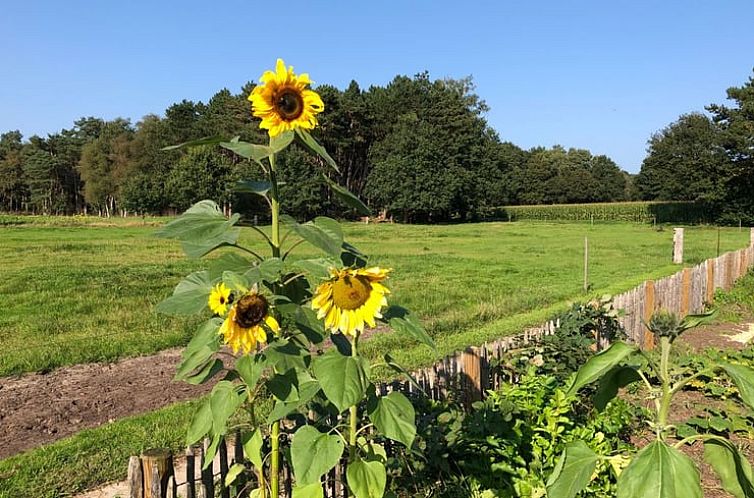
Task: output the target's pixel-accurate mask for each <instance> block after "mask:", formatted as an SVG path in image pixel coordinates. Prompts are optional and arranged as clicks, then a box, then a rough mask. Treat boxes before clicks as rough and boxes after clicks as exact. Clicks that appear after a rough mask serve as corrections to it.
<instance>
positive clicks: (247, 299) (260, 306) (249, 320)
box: [236, 294, 270, 329]
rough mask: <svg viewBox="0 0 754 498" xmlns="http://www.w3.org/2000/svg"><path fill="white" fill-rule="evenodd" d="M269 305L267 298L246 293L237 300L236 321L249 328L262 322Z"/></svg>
mask: <svg viewBox="0 0 754 498" xmlns="http://www.w3.org/2000/svg"><path fill="white" fill-rule="evenodd" d="M269 308H270V305H269V303H267V299H265V297H264V296H260V295H259V294H248V295H246V296H244V297H242V298H241V299H239V300H238V304H236V323H238V325H240V326H241V327H243V328H245V329H249V328H251V327H254V326H256V325H259V324H260V323H262V320H264V317H266V316H267V311H268V310H269Z"/></svg>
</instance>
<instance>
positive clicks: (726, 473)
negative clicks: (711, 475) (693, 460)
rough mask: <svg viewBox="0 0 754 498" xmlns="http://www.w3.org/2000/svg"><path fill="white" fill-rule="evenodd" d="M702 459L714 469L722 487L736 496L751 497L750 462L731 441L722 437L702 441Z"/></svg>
mask: <svg viewBox="0 0 754 498" xmlns="http://www.w3.org/2000/svg"><path fill="white" fill-rule="evenodd" d="M704 460H706V462H707V463H708V464H710V465H711V466H712V468H713V469H715V472H716V473H717V475H718V476H719V477H720V482H722V484H723V489H725V491H727V492H728V493H730V494H732V495H733V496H735V497H736V498H753V497H754V485H753V484H752V472H751V464H750V463H749V462H748V461H747V460H746V458H745V457H744V456H743V455H742V454H741V452H740V451H738V448H736V447H735V446H734V445H733V443H731V442H730V441H728V440H727V439H723V438H715V439H708V440H706V441H705V442H704Z"/></svg>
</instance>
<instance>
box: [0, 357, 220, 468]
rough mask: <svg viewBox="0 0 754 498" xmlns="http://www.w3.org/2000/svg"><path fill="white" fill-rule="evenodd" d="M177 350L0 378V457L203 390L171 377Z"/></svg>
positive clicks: (178, 358) (209, 387)
mask: <svg viewBox="0 0 754 498" xmlns="http://www.w3.org/2000/svg"><path fill="white" fill-rule="evenodd" d="M181 351H182V349H180V348H177V349H169V350H165V351H162V352H160V353H158V354H155V355H152V356H143V357H138V358H129V359H125V360H122V361H119V362H116V363H109V364H104V363H90V364H83V365H75V366H72V367H64V368H60V369H57V370H53V371H52V372H49V373H44V374H39V373H35V374H28V375H23V376H21V377H6V378H2V379H0V459H2V458H7V457H9V456H11V455H14V454H16V453H19V452H22V451H24V450H28V449H31V448H35V447H37V446H41V445H44V444H48V443H51V442H53V441H56V440H58V439H61V438H64V437H66V436H70V435H72V434H75V433H77V432H79V431H81V430H83V429H88V428H92V427H97V426H100V425H102V424H106V423H108V422H111V421H113V420H116V419H119V418H123V417H127V416H129V415H136V414H139V413H144V412H148V411H151V410H155V409H157V408H160V407H163V406H166V405H169V404H172V403H175V402H178V401H184V400H187V399H191V398H196V397H197V396H200V395H202V394H204V393H206V392H208V391H209V390H210V389H211V387H212V383H208V384H207V385H202V386H192V385H189V384H186V383H185V382H173V375H174V374H175V369H176V365H177V364H178V362H179V361H180V358H181Z"/></svg>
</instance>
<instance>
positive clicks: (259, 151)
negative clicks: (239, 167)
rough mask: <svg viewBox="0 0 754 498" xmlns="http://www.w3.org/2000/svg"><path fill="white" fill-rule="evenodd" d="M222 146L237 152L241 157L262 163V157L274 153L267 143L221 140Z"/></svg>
mask: <svg viewBox="0 0 754 498" xmlns="http://www.w3.org/2000/svg"><path fill="white" fill-rule="evenodd" d="M220 147H223V148H224V149H228V150H230V151H233V152H235V153H236V154H238V155H239V156H241V157H244V158H246V159H251V160H252V161H254V162H257V163H261V162H262V159H264V158H265V157H269V156H270V155H272V150H271V149H270V148H269V147H267V146H266V145H257V144H250V143H248V142H240V141H239V142H221V143H220Z"/></svg>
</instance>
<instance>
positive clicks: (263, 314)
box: [219, 290, 280, 353]
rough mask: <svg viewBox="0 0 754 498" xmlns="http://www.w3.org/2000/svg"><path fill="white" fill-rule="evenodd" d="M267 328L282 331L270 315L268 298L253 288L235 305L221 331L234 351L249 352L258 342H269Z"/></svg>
mask: <svg viewBox="0 0 754 498" xmlns="http://www.w3.org/2000/svg"><path fill="white" fill-rule="evenodd" d="M265 328H267V329H268V330H270V331H271V332H272V333H274V334H277V333H278V332H280V325H279V324H278V322H277V320H275V317H273V316H272V315H270V304H269V302H268V301H267V298H265V297H264V296H263V295H261V294H259V293H257V292H256V291H253V290H252V291H251V292H249V293H248V294H246V295H245V296H243V297H242V298H241V299H239V300H238V302H237V303H236V304H235V305H233V307H232V308H231V309H230V312H228V317H227V318H226V319H225V321H224V322H223V324H222V325H221V326H220V331H219V333H220V334H222V336H223V339H224V341H225V343H226V344H227V345H229V346H230V347H231V349H233V353H238V350H239V349H243V352H244V353H248V352H249V351H251V350H252V348H254V347H255V346H256V345H257V343H265V342H267V332H265Z"/></svg>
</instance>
